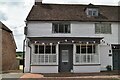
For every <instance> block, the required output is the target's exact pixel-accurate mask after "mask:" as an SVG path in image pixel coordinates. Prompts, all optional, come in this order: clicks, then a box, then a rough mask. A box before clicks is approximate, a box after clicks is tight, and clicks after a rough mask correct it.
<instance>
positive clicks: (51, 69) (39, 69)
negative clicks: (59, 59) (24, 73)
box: [31, 66, 58, 73]
mask: <svg viewBox="0 0 120 80" xmlns="http://www.w3.org/2000/svg"><path fill="white" fill-rule="evenodd" d="M31 73H58V66H31Z"/></svg>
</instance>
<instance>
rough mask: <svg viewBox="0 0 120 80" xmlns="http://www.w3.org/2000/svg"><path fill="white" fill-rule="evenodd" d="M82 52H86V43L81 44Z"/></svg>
mask: <svg viewBox="0 0 120 80" xmlns="http://www.w3.org/2000/svg"><path fill="white" fill-rule="evenodd" d="M81 53H86V45H81Z"/></svg>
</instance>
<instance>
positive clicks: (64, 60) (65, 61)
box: [59, 44, 73, 72]
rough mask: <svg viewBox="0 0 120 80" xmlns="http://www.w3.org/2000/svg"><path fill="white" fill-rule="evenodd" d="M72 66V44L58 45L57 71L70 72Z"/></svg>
mask: <svg viewBox="0 0 120 80" xmlns="http://www.w3.org/2000/svg"><path fill="white" fill-rule="evenodd" d="M72 67H73V45H70V44H66V45H63V44H61V45H59V72H70V71H71V69H72Z"/></svg>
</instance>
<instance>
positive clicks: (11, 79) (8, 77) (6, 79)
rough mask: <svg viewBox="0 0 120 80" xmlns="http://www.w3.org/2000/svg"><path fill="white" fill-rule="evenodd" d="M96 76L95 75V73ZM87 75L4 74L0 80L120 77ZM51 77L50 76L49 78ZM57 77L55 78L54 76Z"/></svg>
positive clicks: (110, 79) (105, 79)
mask: <svg viewBox="0 0 120 80" xmlns="http://www.w3.org/2000/svg"><path fill="white" fill-rule="evenodd" d="M95 74H96V73H95ZM95 74H94V75H89V74H87V75H86V74H82V75H81V74H74V73H73V74H71V73H68V74H64V75H65V76H61V75H63V74H61V73H58V74H33V73H22V72H19V73H15V72H14V73H13V72H12V73H4V74H2V80H83V79H84V80H120V75H116V74H114V75H108V74H107V75H104V74H106V73H104V74H103V73H102V74H103V75H100V74H99V73H98V74H99V75H98V74H97V75H95ZM51 75H52V76H51ZM56 75H57V76H56Z"/></svg>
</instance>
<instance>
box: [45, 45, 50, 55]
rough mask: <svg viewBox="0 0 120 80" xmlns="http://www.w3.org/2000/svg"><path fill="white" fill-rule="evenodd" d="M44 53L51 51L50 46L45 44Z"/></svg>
mask: <svg viewBox="0 0 120 80" xmlns="http://www.w3.org/2000/svg"><path fill="white" fill-rule="evenodd" d="M45 53H48V54H49V53H51V46H45Z"/></svg>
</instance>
